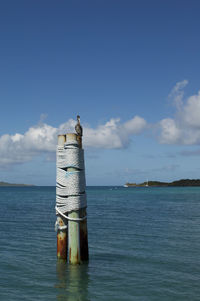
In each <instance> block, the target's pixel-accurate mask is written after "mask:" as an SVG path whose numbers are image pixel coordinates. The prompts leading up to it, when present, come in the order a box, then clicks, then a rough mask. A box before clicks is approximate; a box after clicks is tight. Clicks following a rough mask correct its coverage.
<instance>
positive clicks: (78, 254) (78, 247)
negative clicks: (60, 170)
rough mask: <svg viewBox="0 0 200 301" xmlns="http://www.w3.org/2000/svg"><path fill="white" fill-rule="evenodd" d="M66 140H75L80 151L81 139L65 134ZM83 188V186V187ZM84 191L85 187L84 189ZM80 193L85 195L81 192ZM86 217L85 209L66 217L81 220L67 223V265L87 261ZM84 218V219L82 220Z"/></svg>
mask: <svg viewBox="0 0 200 301" xmlns="http://www.w3.org/2000/svg"><path fill="white" fill-rule="evenodd" d="M67 139H70V140H76V141H77V142H78V145H79V148H80V149H82V137H81V136H79V135H77V134H67V135H66V141H67ZM68 171H72V172H73V171H76V169H75V168H73V167H70V168H68ZM84 186H85V185H84ZM84 189H85V187H84ZM81 193H85V191H82V192H81ZM86 216H87V212H86V208H81V209H79V210H74V211H71V212H69V213H68V217H69V218H72V219H77V220H78V219H81V218H83V220H80V221H73V220H70V219H69V221H68V240H69V243H68V245H69V247H68V249H69V263H71V264H80V263H82V262H84V261H88V234H87V219H86V218H85V217H86ZM84 218H85V219H84Z"/></svg>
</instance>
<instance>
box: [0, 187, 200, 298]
mask: <svg viewBox="0 0 200 301" xmlns="http://www.w3.org/2000/svg"><path fill="white" fill-rule="evenodd" d="M87 198H88V234H89V251H90V262H89V264H88V265H87V264H85V265H81V266H70V265H68V264H64V263H59V262H57V259H56V233H55V232H54V223H55V212H54V206H55V188H54V187H0V208H1V210H0V240H1V243H0V271H1V278H0V300H3V301H4V300H6V301H10V300H20V301H22V300H34V301H35V300H38V301H39V300H63V301H64V300H68V301H72V300H73V301H79V300H84V301H85V300H90V301H91V300H92V301H93V300H97V301H98V300H102V301H104V300H113V301H115V300H119V301H121V300H126V301H128V300H200V285H199V282H200V188H198V187H196V188H152V187H148V188H146V187H144V188H142V187H139V188H123V187H89V188H88V189H87Z"/></svg>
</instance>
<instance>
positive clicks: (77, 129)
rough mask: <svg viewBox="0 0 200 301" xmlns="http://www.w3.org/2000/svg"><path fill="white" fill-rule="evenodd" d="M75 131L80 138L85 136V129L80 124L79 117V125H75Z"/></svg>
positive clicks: (78, 117) (78, 119)
mask: <svg viewBox="0 0 200 301" xmlns="http://www.w3.org/2000/svg"><path fill="white" fill-rule="evenodd" d="M75 130H76V132H77V134H78V135H79V136H83V129H82V126H81V124H80V116H79V115H77V124H76V125H75Z"/></svg>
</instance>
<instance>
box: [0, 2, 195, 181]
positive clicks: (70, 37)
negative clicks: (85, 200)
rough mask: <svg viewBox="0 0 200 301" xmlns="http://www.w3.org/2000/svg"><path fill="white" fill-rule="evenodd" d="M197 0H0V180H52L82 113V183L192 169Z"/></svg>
mask: <svg viewBox="0 0 200 301" xmlns="http://www.w3.org/2000/svg"><path fill="white" fill-rule="evenodd" d="M199 11H200V2H199V1H197V0H190V1H185V0H173V1H172V0H168V1H164V0H163V1H162V0H159V1H158V0H151V1H148V0H140V1H139V0H138V1H137V0H135V1H133V0H131V1H130V0H126V1H122V0H120V1H119V0H106V1H104V0H99V1H97V0H92V1H89V0H88V1H87V0H85V1H82V0H81V1H80V0H73V1H72V0H68V1H64V0H59V1H52V0H48V1H47V0H40V1H36V0H29V1H27V0H24V1H22V0H18V1H15V0H8V1H1V2H0V41H1V47H0V104H1V110H0V181H7V182H12V183H26V184H35V185H55V182H56V144H57V135H58V134H65V133H68V132H74V125H75V123H76V116H77V114H79V115H80V116H81V124H82V126H83V135H84V136H83V147H84V150H85V165H86V181H87V185H123V184H124V183H125V182H136V183H140V182H144V181H146V180H147V179H148V180H149V181H150V180H160V181H173V180H178V179H183V178H190V179H197V178H200V163H199V162H200V160H199V157H200V80H199V78H200V77H199V73H200V71H199V70H200V56H199V54H200V39H199V29H200V18H199Z"/></svg>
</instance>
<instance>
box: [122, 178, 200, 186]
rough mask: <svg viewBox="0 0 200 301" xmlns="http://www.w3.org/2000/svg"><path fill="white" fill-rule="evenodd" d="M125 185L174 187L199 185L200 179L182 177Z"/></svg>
mask: <svg viewBox="0 0 200 301" xmlns="http://www.w3.org/2000/svg"><path fill="white" fill-rule="evenodd" d="M124 186H125V187H145V186H153V187H172V186H174V187H176V186H181V187H184V186H200V179H193V180H190V179H182V180H178V181H173V182H160V181H148V182H144V183H141V184H136V183H126V184H125V185H124Z"/></svg>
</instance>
